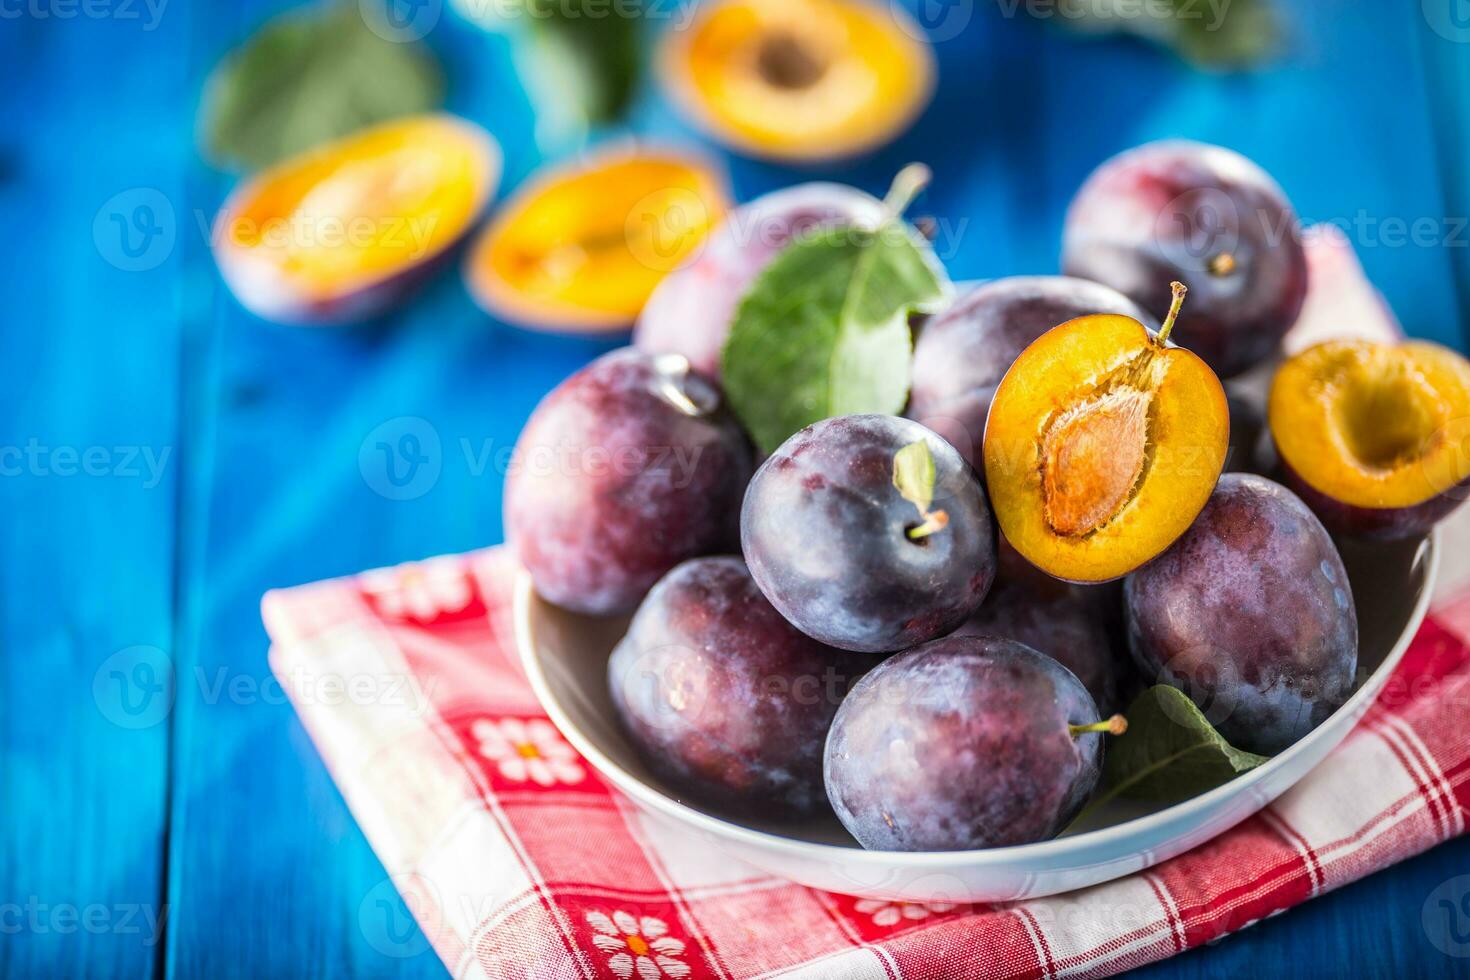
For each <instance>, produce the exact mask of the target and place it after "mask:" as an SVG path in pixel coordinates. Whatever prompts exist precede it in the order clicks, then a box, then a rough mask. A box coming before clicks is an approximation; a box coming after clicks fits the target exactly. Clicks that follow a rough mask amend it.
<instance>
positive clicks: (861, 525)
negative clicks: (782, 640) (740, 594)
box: [740, 415, 996, 653]
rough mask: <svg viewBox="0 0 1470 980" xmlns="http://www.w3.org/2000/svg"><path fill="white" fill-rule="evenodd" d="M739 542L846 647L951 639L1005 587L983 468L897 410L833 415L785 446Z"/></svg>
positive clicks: (798, 619)
mask: <svg viewBox="0 0 1470 980" xmlns="http://www.w3.org/2000/svg"><path fill="white" fill-rule="evenodd" d="M740 541H741V548H742V550H743V551H744V553H745V561H746V563H747V564H748V565H749V566H750V572H751V574H752V575H753V576H754V577H755V581H756V583H757V584H758V585H759V586H760V588H761V591H762V592H764V593H765V595H766V598H768V599H770V600H771V604H772V605H774V606H775V607H776V608H777V609H779V610H780V611H781V614H782V615H783V616H785V617H786V618H787V619H788V620H790V621H791V622H792V624H794V625H795V626H796V627H797V628H798V629H800V630H801V631H802V632H803V633H806V634H807V635H808V636H811V637H814V638H816V639H818V640H821V641H822V642H823V643H826V644H829V645H830V646H835V647H840V648H842V649H844V650H857V651H862V652H865V653H886V652H891V651H894V650H903V649H906V648H908V647H911V646H914V645H916V644H919V643H922V642H924V641H925V640H931V639H934V638H935V637H939V636H943V635H944V634H946V633H949V632H951V631H953V630H954V629H955V628H956V627H958V626H959V625H960V624H961V623H963V622H964V621H965V620H966V619H967V618H969V616H970V614H971V613H973V612H974V611H975V609H976V608H977V607H978V606H979V605H980V602H981V600H983V599H984V598H985V594H986V593H987V592H988V591H989V590H990V586H991V583H992V582H993V581H994V580H995V571H996V532H995V523H994V518H993V517H992V516H991V512H990V505H989V503H988V502H987V501H986V498H985V492H984V490H982V489H981V487H980V483H979V481H978V480H977V479H976V477H975V474H974V472H973V471H972V470H971V469H970V467H969V466H968V465H967V464H966V463H965V461H964V460H963V459H961V458H960V455H959V453H957V452H956V451H955V450H954V448H953V447H952V446H950V445H949V443H947V442H945V441H944V440H943V439H941V438H940V437H939V436H938V435H936V434H935V433H933V432H931V431H930V430H928V429H926V428H924V427H923V426H922V425H919V424H918V423H917V422H913V421H910V420H908V419H902V418H896V417H894V416H890V415H845V416H839V417H837V418H831V419H826V420H824V421H821V422H817V423H815V424H813V425H810V426H807V427H806V428H805V429H802V430H801V431H800V432H798V433H796V434H795V435H793V436H792V437H791V438H789V439H787V440H786V441H785V442H784V443H782V444H781V446H780V447H779V448H777V450H776V451H775V452H774V453H772V454H771V456H770V458H769V459H767V460H766V461H765V462H764V463H763V464H762V465H761V467H760V469H759V470H757V471H756V475H755V476H754V477H753V478H752V479H751V482H750V487H749V489H748V490H747V491H746V494H745V502H744V504H743V505H742V507H741V514H740Z"/></svg>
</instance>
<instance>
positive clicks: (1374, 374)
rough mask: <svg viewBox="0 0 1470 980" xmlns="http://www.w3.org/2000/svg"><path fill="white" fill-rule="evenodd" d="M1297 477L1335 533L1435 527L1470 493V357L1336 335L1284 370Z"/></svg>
mask: <svg viewBox="0 0 1470 980" xmlns="http://www.w3.org/2000/svg"><path fill="white" fill-rule="evenodd" d="M1269 417H1270V425H1271V437H1272V439H1274V440H1275V443H1276V448H1277V451H1278V452H1279V453H1280V455H1281V460H1282V464H1283V470H1284V471H1285V474H1286V479H1287V483H1288V485H1289V486H1291V487H1292V489H1294V490H1296V491H1297V493H1298V495H1300V496H1301V498H1302V499H1303V500H1304V501H1306V503H1307V505H1308V506H1309V507H1311V508H1312V510H1313V512H1315V513H1316V515H1317V516H1318V518H1320V519H1321V521H1322V523H1323V524H1325V525H1327V527H1328V528H1329V529H1331V530H1333V531H1337V532H1339V533H1342V534H1349V535H1353V536H1356V537H1363V538H1369V539H1373V540H1381V541H1391V540H1399V539H1403V538H1410V537H1415V536H1417V535H1420V534H1424V533H1425V532H1427V531H1428V530H1429V529H1430V528H1432V527H1433V526H1434V525H1435V524H1437V523H1438V522H1439V521H1441V520H1443V519H1444V518H1445V517H1446V516H1448V515H1449V514H1450V512H1451V511H1453V510H1454V509H1455V508H1457V507H1459V506H1460V505H1461V504H1462V503H1464V502H1465V499H1466V497H1467V496H1470V361H1466V360H1465V358H1463V357H1461V356H1460V355H1459V354H1457V353H1455V352H1454V351H1452V350H1450V349H1448V348H1446V347H1440V346H1439V345H1437V344H1431V343H1427V342H1424V341H1411V342H1408V343H1403V344H1380V343H1374V342H1372V341H1366V340H1336V341H1328V342H1326V343H1323V344H1318V345H1317V346H1316V347H1312V348H1309V349H1308V350H1305V351H1303V352H1302V353H1300V354H1298V355H1297V356H1296V357H1293V358H1291V359H1290V360H1289V361H1287V362H1286V363H1285V364H1283V365H1282V366H1281V368H1280V370H1279V371H1277V373H1276V378H1275V380H1274V381H1273V382H1272V385H1271V399H1270V405H1269Z"/></svg>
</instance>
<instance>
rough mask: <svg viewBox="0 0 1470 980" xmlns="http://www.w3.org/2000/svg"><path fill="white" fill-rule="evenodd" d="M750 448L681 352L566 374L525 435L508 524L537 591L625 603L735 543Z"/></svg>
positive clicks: (565, 598)
mask: <svg viewBox="0 0 1470 980" xmlns="http://www.w3.org/2000/svg"><path fill="white" fill-rule="evenodd" d="M752 467H753V458H752V451H751V447H750V444H749V443H748V441H747V440H746V438H745V435H744V433H743V432H741V430H740V427H739V426H738V425H737V424H736V422H735V421H734V419H733V418H732V417H731V416H730V414H729V413H728V412H727V411H725V409H724V408H723V406H722V403H721V398H720V394H719V390H718V389H717V388H716V387H715V385H714V384H713V383H711V382H710V381H709V380H707V379H705V378H703V377H701V376H700V375H699V374H698V373H696V372H693V371H690V370H689V369H688V365H687V363H686V362H685V361H684V360H683V358H680V357H678V356H677V355H665V356H658V357H655V356H653V355H649V354H645V353H642V352H640V351H635V350H632V349H631V348H625V349H623V350H617V351H613V352H611V353H609V354H605V355H603V356H602V357H600V358H598V359H597V360H595V361H593V362H592V363H591V364H589V365H588V366H586V367H585V368H583V369H582V370H580V371H578V372H577V373H576V374H573V375H572V376H571V377H570V378H568V379H567V380H566V381H564V382H562V383H561V384H560V385H559V386H558V387H557V388H556V389H554V390H553V391H552V392H551V393H550V394H549V395H547V396H546V398H545V399H544V400H543V401H542V402H541V404H540V405H539V406H537V408H536V411H535V412H534V413H533V414H532V415H531V419H530V421H529V422H528V423H527V424H526V428H525V430H524V431H523V432H522V434H521V438H520V441H519V442H518V443H517V444H516V451H515V457H514V461H513V464H512V467H511V471H510V473H509V474H508V476H507V479H506V487H505V528H506V535H507V538H508V539H509V541H510V543H511V546H512V547H513V548H514V549H515V552H516V555H517V556H518V557H519V559H520V561H521V564H522V565H524V566H525V567H526V569H527V570H528V571H529V572H530V573H531V578H532V580H533V581H534V582H535V584H536V591H537V592H539V593H540V594H541V596H542V597H544V598H545V599H547V600H549V601H550V602H553V603H555V604H557V605H559V606H562V607H564V608H566V609H570V610H573V611H575V612H580V613H587V614H591V615H612V614H620V613H626V612H630V611H631V610H632V609H633V608H634V607H635V606H636V605H637V604H638V602H639V600H640V599H642V598H643V596H644V594H645V593H646V592H647V591H648V590H649V588H650V587H652V585H653V583H654V582H656V581H658V579H659V577H660V576H662V575H663V574H664V573H665V572H667V571H668V570H669V569H671V568H673V567H674V566H675V565H677V564H678V563H679V562H681V561H683V560H685V559H686V558H694V557H697V556H700V555H707V554H711V553H715V552H719V551H728V550H730V549H731V548H733V546H734V543H735V541H736V540H737V534H738V524H737V515H738V513H739V508H740V499H741V495H742V494H743V493H744V492H745V485H746V483H747V482H749V479H750V473H751V470H752Z"/></svg>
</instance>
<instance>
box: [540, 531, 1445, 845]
mask: <svg viewBox="0 0 1470 980" xmlns="http://www.w3.org/2000/svg"><path fill="white" fill-rule="evenodd" d="M1423 547H1424V548H1425V549H1426V550H1425V552H1424V555H1425V557H1424V559H1423V560H1425V561H1426V563H1427V567H1426V569H1425V572H1424V585H1423V587H1422V588H1421V589H1420V592H1419V595H1418V597H1417V598H1416V599H1415V601H1414V606H1413V608H1412V609H1411V610H1410V613H1409V618H1408V621H1407V622H1406V623H1405V626H1404V628H1403V630H1402V632H1401V633H1400V634H1399V637H1398V639H1397V640H1396V641H1395V642H1394V645H1393V646H1392V647H1391V648H1390V649H1389V652H1388V654H1387V656H1385V657H1384V659H1383V663H1381V664H1379V666H1378V669H1377V670H1375V671H1373V673H1372V674H1370V675H1368V677H1367V679H1366V680H1364V681H1363V683H1362V684H1361V685H1360V686H1359V687H1358V689H1357V690H1356V691H1354V692H1353V694H1352V696H1351V697H1349V698H1348V699H1347V701H1345V702H1343V704H1342V705H1341V706H1340V707H1339V708H1338V709H1337V710H1336V711H1334V712H1333V713H1332V714H1331V715H1329V716H1328V717H1327V718H1326V719H1324V720H1323V721H1322V722H1321V723H1320V724H1319V725H1318V726H1317V727H1316V728H1315V729H1313V730H1312V731H1311V732H1309V733H1308V734H1307V735H1305V736H1303V737H1302V738H1301V739H1299V740H1298V741H1297V742H1295V743H1294V744H1292V745H1291V746H1290V747H1289V748H1287V749H1286V750H1285V751H1282V752H1280V753H1278V754H1276V755H1274V756H1272V757H1271V759H1270V760H1269V761H1267V762H1265V763H1263V764H1262V765H1260V766H1257V767H1256V768H1255V769H1252V770H1251V771H1250V772H1247V773H1245V774H1243V775H1240V776H1237V777H1235V778H1234V779H1231V780H1229V781H1228V782H1225V783H1222V784H1221V785H1219V786H1216V787H1215V788H1214V789H1211V790H1208V791H1206V792H1204V793H1201V794H1200V795H1199V796H1194V797H1191V798H1189V799H1187V800H1181V801H1180V802H1178V803H1175V804H1172V805H1170V806H1167V807H1164V808H1163V809H1161V810H1157V811H1155V812H1153V813H1149V814H1145V815H1144V816H1140V817H1134V818H1132V819H1129V820H1124V821H1122V822H1121V823H1116V824H1112V825H1109V826H1107V827H1099V828H1097V829H1095V830H1087V831H1083V832H1082V833H1078V834H1072V835H1070V836H1066V837H1054V838H1052V839H1051V840H1044V841H1034V842H1032V843H1029V844H1012V845H1007V846H1003V847H990V848H980V849H975V850H966V851H878V850H868V849H866V848H863V847H849V846H843V845H840V844H826V843H819V842H816V841H805V840H797V839H796V838H792V837H786V836H783V835H781V834H776V833H772V832H770V831H765V830H756V829H754V828H751V827H746V826H743V825H741V824H739V823H736V822H734V821H732V820H727V819H725V818H723V817H717V816H714V815H713V814H709V813H705V812H704V811H702V810H697V809H695V808H694V807H692V806H689V805H688V804H685V803H681V802H679V801H678V800H676V799H674V798H673V797H671V796H668V795H667V794H665V793H664V792H663V791H662V790H661V789H659V788H658V787H656V786H654V785H652V784H650V783H647V782H645V781H644V780H642V779H640V778H639V777H637V776H635V775H634V774H633V773H631V772H629V771H628V770H627V769H625V768H624V767H623V766H621V765H620V764H618V763H617V762H616V761H614V760H613V759H612V758H611V757H609V756H608V755H607V754H606V753H604V752H603V751H602V750H601V749H600V748H598V746H597V745H596V744H595V743H594V742H593V741H592V739H590V738H589V737H588V736H587V735H585V734H583V732H582V730H581V729H580V727H579V726H577V725H576V724H575V723H573V722H572V720H571V718H570V717H569V716H568V715H567V713H566V712H565V711H564V710H563V708H562V706H561V704H560V702H559V701H558V700H557V699H556V698H555V697H554V696H553V695H552V693H551V689H550V685H549V684H548V682H547V679H546V675H545V672H544V671H543V670H542V669H541V662H540V658H539V657H538V656H537V655H536V650H537V647H536V643H535V636H534V629H533V627H532V624H531V609H532V604H533V601H534V600H536V599H537V598H538V597H537V596H536V593H535V588H534V587H533V585H532V583H531V575H530V573H529V572H527V571H526V570H525V568H523V567H520V566H519V565H518V566H517V568H516V575H515V582H514V596H513V599H514V602H513V610H514V620H515V640H516V649H517V652H518V654H519V659H520V662H521V666H522V668H523V669H524V670H525V673H526V677H527V679H528V680H529V681H530V683H531V688H532V690H533V691H534V692H535V694H536V699H537V700H538V701H539V702H540V704H541V707H542V708H543V709H545V711H546V713H547V716H548V717H550V719H551V721H552V722H553V723H554V724H555V725H556V727H557V728H558V729H559V730H560V731H561V733H562V735H563V736H565V737H566V739H567V740H568V741H569V742H571V743H572V746H573V747H574V748H576V750H577V751H578V752H579V753H581V754H582V756H583V758H585V759H586V760H587V761H588V762H589V763H591V764H592V766H593V767H594V768H595V769H597V771H598V772H600V773H601V774H602V775H603V776H605V777H606V778H607V779H608V780H610V781H611V782H612V783H613V784H614V785H615V786H617V788H618V789H619V790H621V791H622V792H624V793H626V794H627V795H629V796H631V797H633V798H634V799H635V800H637V801H638V802H640V803H642V804H644V805H646V806H648V807H650V808H652V809H654V810H656V811H658V812H660V813H662V814H664V815H665V816H667V817H669V818H671V819H673V820H676V821H678V822H680V823H681V824H684V825H692V826H693V827H695V828H697V829H699V830H703V831H705V832H707V833H710V834H713V835H715V836H717V837H721V838H724V839H733V840H736V841H739V842H740V843H743V844H747V845H750V846H753V847H758V848H761V849H763V850H766V851H777V852H781V853H785V854H790V855H793V856H800V857H802V858H807V859H810V858H814V857H827V858H830V859H832V860H841V861H848V862H851V861H857V862H859V863H860V864H865V865H873V866H891V865H892V863H893V862H894V861H900V862H902V863H903V864H904V865H905V866H908V867H913V868H916V869H922V870H932V869H937V868H942V867H945V866H947V865H953V864H956V863H963V864H965V865H967V866H970V867H975V868H984V867H987V866H992V865H994V866H1001V865H1013V864H1014V863H1015V862H1017V861H1027V860H1032V861H1058V860H1066V859H1069V858H1081V857H1083V856H1084V855H1085V853H1086V852H1088V851H1091V850H1093V849H1094V848H1096V847H1098V846H1106V845H1108V844H1118V843H1122V842H1125V841H1126V840H1128V839H1129V838H1131V837H1134V836H1137V835H1140V834H1147V833H1149V832H1150V831H1152V830H1160V829H1163V828H1164V827H1165V826H1167V825H1168V824H1169V823H1171V822H1174V821H1177V820H1181V819H1189V818H1192V817H1196V816H1202V815H1203V814H1204V813H1205V812H1206V811H1209V810H1211V809H1213V808H1214V807H1215V806H1217V805H1218V804H1220V803H1221V802H1223V801H1224V800H1225V799H1227V798H1229V797H1233V796H1236V795H1238V794H1240V793H1243V792H1246V791H1248V790H1249V789H1250V788H1251V787H1252V786H1255V785H1257V784H1259V783H1262V782H1264V781H1266V780H1267V779H1268V778H1270V776H1271V775H1272V774H1274V773H1276V772H1277V771H1279V770H1282V769H1285V768H1287V767H1288V766H1290V765H1292V762H1293V760H1294V759H1295V758H1296V757H1297V756H1300V755H1303V754H1305V753H1307V752H1308V751H1311V750H1312V749H1313V748H1314V747H1315V746H1316V742H1317V741H1318V740H1319V739H1316V738H1315V736H1317V735H1318V734H1319V733H1320V732H1323V731H1325V730H1327V729H1329V728H1331V727H1334V726H1335V724H1338V723H1340V722H1341V720H1342V719H1343V717H1344V716H1350V717H1351V716H1354V715H1356V716H1357V717H1361V715H1362V714H1363V713H1365V712H1366V710H1367V703H1368V702H1370V701H1371V700H1372V699H1374V698H1376V697H1377V696H1378V695H1379V694H1380V693H1381V691H1382V687H1383V684H1384V683H1386V681H1387V678H1388V675H1389V674H1390V673H1391V672H1392V671H1393V670H1394V669H1395V668H1396V667H1397V666H1398V665H1399V662H1400V661H1401V660H1403V658H1404V654H1405V653H1406V652H1407V651H1408V649H1409V644H1410V643H1412V642H1413V640H1414V637H1415V636H1416V635H1417V634H1418V632H1419V628H1420V627H1421V626H1422V625H1423V622H1424V619H1425V616H1426V615H1427V614H1428V611H1429V604H1430V601H1431V600H1432V599H1433V596H1434V589H1435V585H1436V583H1437V581H1438V578H1439V570H1440V559H1441V555H1442V551H1443V548H1442V542H1441V537H1440V531H1439V529H1438V528H1435V529H1434V530H1432V531H1431V532H1430V533H1429V534H1428V535H1426V536H1425V537H1424V539H1423ZM1360 709H1361V710H1360ZM1355 724H1356V719H1355V721H1354V725H1355ZM1351 730H1352V726H1349V727H1348V728H1347V729H1345V730H1344V731H1343V732H1342V734H1341V735H1340V736H1339V737H1338V739H1337V741H1336V742H1334V743H1333V746H1332V748H1335V747H1336V745H1337V744H1338V743H1340V742H1341V741H1342V740H1343V739H1344V738H1346V737H1347V735H1348V734H1349V733H1350V732H1351ZM1328 751H1331V748H1329V750H1328ZM1314 766H1315V764H1314ZM1309 771H1310V768H1308V769H1307V770H1304V771H1303V773H1302V775H1305V774H1306V772H1309ZM1300 778H1301V777H1298V779H1297V780H1293V781H1292V783H1293V784H1294V783H1295V782H1297V781H1299V779H1300Z"/></svg>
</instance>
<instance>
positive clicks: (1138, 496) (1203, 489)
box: [984, 283, 1230, 582]
mask: <svg viewBox="0 0 1470 980" xmlns="http://www.w3.org/2000/svg"><path fill="white" fill-rule="evenodd" d="M1184 292H1185V290H1184V287H1183V286H1182V285H1180V284H1178V283H1175V285H1174V305H1173V307H1172V308H1171V309H1170V311H1169V316H1168V318H1167V319H1166V320H1165V321H1164V325H1163V328H1162V329H1161V330H1160V331H1159V333H1158V334H1152V333H1150V332H1149V330H1148V328H1147V327H1145V326H1144V325H1143V324H1142V323H1140V322H1139V321H1137V320H1135V319H1133V318H1132V317H1126V316H1113V315H1099V316H1086V317H1081V318H1079V319H1076V320H1072V321H1070V322H1068V323H1064V324H1062V325H1061V326H1058V327H1055V328H1053V329H1052V330H1049V331H1047V332H1046V333H1045V334H1043V335H1042V336H1041V338H1040V339H1038V340H1037V341H1036V342H1035V343H1034V344H1032V345H1031V346H1030V347H1028V348H1026V350H1025V351H1024V352H1023V353H1022V354H1021V356H1020V357H1018V358H1017V359H1016V362H1015V363H1014V364H1013V365H1011V369H1010V370H1009V371H1008V372H1006V376H1005V378H1004V379H1003V380H1002V381H1001V383H1000V387H999V388H998V389H996V393H995V399H994V401H993V402H992V404H991V408H990V417H989V419H988V421H987V423H986V428H985V447H984V455H985V476H986V481H987V484H988V486H989V490H990V499H991V503H992V505H993V506H994V508H995V514H996V519H997V521H998V522H999V523H1000V527H1001V531H1002V532H1003V533H1004V534H1005V537H1006V540H1007V541H1009V542H1010V543H1011V545H1012V546H1013V547H1014V548H1015V549H1016V550H1017V551H1018V552H1020V553H1021V555H1022V556H1023V557H1024V558H1025V559H1026V560H1027V561H1029V562H1031V563H1032V564H1034V565H1036V566H1037V567H1038V568H1040V569H1041V570H1042V571H1044V572H1046V573H1047V574H1049V575H1053V576H1055V577H1056V578H1060V579H1064V580H1066V581H1070V582H1108V581H1111V580H1113V579H1116V578H1119V577H1120V576H1123V575H1126V574H1127V573H1129V572H1131V571H1133V570H1134V569H1135V568H1138V567H1139V566H1140V565H1142V564H1143V563H1144V562H1147V561H1148V560H1149V559H1151V558H1153V557H1155V556H1156V555H1158V554H1159V553H1160V552H1162V551H1163V550H1164V549H1165V548H1167V547H1169V545H1170V544H1172V543H1173V542H1174V540H1175V539H1176V538H1178V537H1179V535H1181V534H1183V533H1184V531H1185V530H1186V529H1187V528H1188V527H1189V525H1190V524H1191V523H1192V522H1193V521H1194V519H1195V517H1196V516H1197V515H1198V514H1199V512H1200V510H1201V509H1202V508H1203V507H1204V505H1205V502H1206V501H1207V500H1209V497H1210V491H1211V490H1213V489H1214V486H1215V481H1216V480H1217V479H1219V476H1220V471H1221V469H1222V468H1223V466H1224V464H1225V457H1226V453H1227V450H1228V437H1229V429H1230V422H1229V408H1228V406H1227V403H1226V399H1225V390H1224V388H1223V387H1222V386H1221V384H1220V379H1219V378H1217V377H1215V374H1214V372H1213V371H1211V370H1210V368H1209V367H1208V366H1207V365H1206V364H1205V363H1204V361H1202V360H1200V359H1199V358H1198V357H1196V356H1195V355H1194V354H1192V353H1190V352H1189V351H1187V350H1184V349H1182V348H1178V347H1172V346H1169V344H1168V337H1169V333H1170V331H1171V329H1172V328H1173V324H1174V321H1175V319H1176V317H1177V316H1178V312H1179V307H1180V306H1181V305H1182V303H1183V299H1184Z"/></svg>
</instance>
